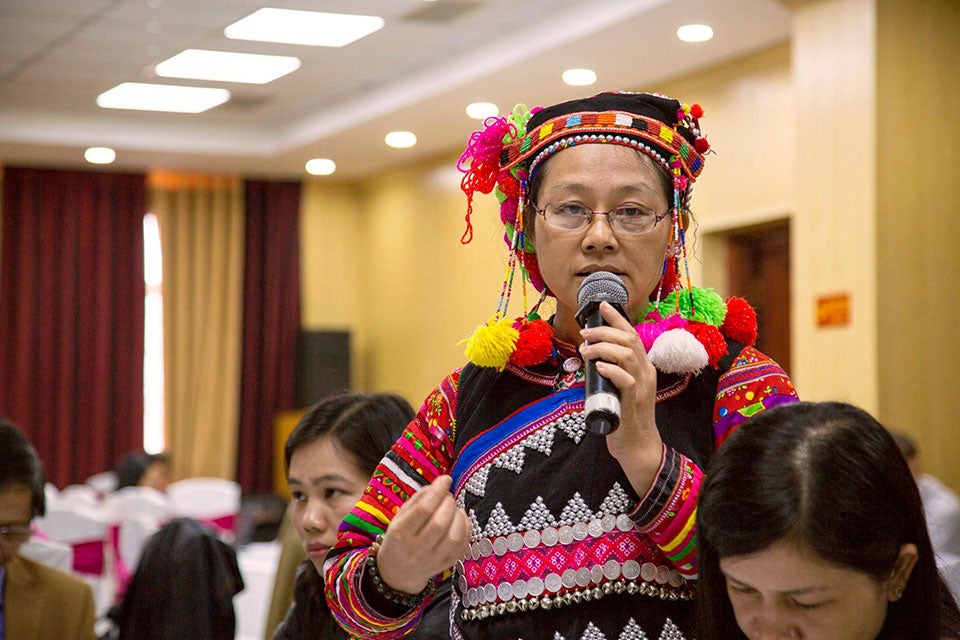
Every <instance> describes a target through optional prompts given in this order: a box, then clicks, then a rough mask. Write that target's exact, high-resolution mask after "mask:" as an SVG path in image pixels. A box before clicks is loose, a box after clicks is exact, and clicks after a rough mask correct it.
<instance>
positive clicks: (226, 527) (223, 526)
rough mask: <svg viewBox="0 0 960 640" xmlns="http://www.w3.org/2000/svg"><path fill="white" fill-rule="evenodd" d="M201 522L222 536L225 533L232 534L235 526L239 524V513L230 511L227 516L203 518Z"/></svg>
mask: <svg viewBox="0 0 960 640" xmlns="http://www.w3.org/2000/svg"><path fill="white" fill-rule="evenodd" d="M200 524H204V525H206V526H208V527H210V528H211V529H213V530H214V531H216V532H217V534H219V535H221V536H223V535H224V534H229V535H231V536H232V535H233V533H234V527H235V526H236V524H237V514H235V513H230V514H227V515H225V516H218V517H216V518H203V519H201V520H200Z"/></svg>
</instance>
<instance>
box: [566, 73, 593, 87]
mask: <svg viewBox="0 0 960 640" xmlns="http://www.w3.org/2000/svg"><path fill="white" fill-rule="evenodd" d="M563 81H564V82H565V83H567V84H568V85H570V86H571V87H586V86H589V85H591V84H593V83H594V82H596V81H597V74H596V72H594V71H593V70H592V69H567V70H566V71H564V72H563Z"/></svg>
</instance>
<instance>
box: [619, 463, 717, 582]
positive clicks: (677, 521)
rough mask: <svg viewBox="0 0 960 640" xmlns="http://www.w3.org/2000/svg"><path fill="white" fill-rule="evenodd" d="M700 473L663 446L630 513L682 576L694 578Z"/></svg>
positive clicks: (698, 468)
mask: <svg viewBox="0 0 960 640" xmlns="http://www.w3.org/2000/svg"><path fill="white" fill-rule="evenodd" d="M702 478H703V473H702V472H701V471H700V467H698V466H697V465H695V464H694V463H693V462H692V461H691V460H690V459H689V458H687V457H686V456H685V455H683V454H682V453H680V452H679V451H677V450H676V449H672V448H669V447H667V446H666V445H664V447H663V461H662V462H661V464H660V471H659V472H658V473H657V478H656V480H654V482H653V485H652V486H651V487H650V490H649V491H647V495H645V496H644V497H643V498H642V499H641V500H640V502H639V504H638V505H637V507H636V509H634V510H633V512H632V513H630V518H631V519H632V520H633V521H634V523H636V525H637V527H638V528H639V529H640V530H641V531H643V532H644V533H646V534H647V536H649V538H650V539H651V540H652V541H653V542H654V543H656V545H657V546H658V547H660V550H661V551H662V552H663V554H664V555H665V556H666V557H667V558H668V559H669V560H670V561H671V562H672V563H673V565H674V567H676V569H677V571H678V572H679V573H680V575H682V576H683V577H684V578H687V579H693V578H696V577H697V562H696V555H697V548H696V538H697V537H696V529H695V528H694V522H695V520H696V516H697V496H699V495H700V481H701V479H702Z"/></svg>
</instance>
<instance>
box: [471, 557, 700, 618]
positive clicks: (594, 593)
mask: <svg viewBox="0 0 960 640" xmlns="http://www.w3.org/2000/svg"><path fill="white" fill-rule="evenodd" d="M644 566H646V565H644ZM620 593H628V594H630V595H635V594H642V595H645V596H650V597H653V598H660V599H661V600H673V601H676V600H692V599H693V597H694V594H693V591H692V590H691V589H690V588H689V587H686V586H683V587H680V588H678V589H668V588H667V587H666V586H656V585H654V584H650V583H648V582H638V581H637V580H629V579H618V580H613V581H611V582H605V583H603V584H602V585H600V586H597V587H594V588H592V589H584V590H582V591H571V592H568V593H564V594H558V595H555V596H542V597H529V598H523V599H519V600H510V601H509V602H498V603H496V604H485V605H480V606H477V607H474V608H469V609H468V608H465V609H463V610H462V611H461V612H460V617H461V618H462V619H464V620H468V621H469V620H484V619H486V618H490V617H494V616H500V615H503V614H506V613H516V612H517V611H533V610H535V609H544V610H549V609H554V608H556V609H559V608H560V607H565V606H568V605H571V604H579V603H581V602H590V601H591V600H599V599H601V598H603V597H604V596H607V595H611V594H620Z"/></svg>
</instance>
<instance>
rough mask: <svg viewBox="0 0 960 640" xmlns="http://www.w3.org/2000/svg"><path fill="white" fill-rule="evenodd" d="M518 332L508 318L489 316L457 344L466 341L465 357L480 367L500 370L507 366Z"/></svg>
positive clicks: (515, 344)
mask: <svg viewBox="0 0 960 640" xmlns="http://www.w3.org/2000/svg"><path fill="white" fill-rule="evenodd" d="M519 338H520V332H519V331H517V330H516V329H514V328H513V321H512V320H510V319H509V318H500V319H497V316H496V315H493V316H491V317H490V319H489V320H487V322H486V323H485V324H482V325H480V326H479V327H477V329H476V331H474V332H473V334H472V335H471V336H470V337H469V338H465V339H464V340H461V341H460V342H458V343H457V344H463V343H464V342H466V343H467V347H466V349H465V351H466V354H467V359H468V360H470V362H472V363H474V364H475V365H478V366H481V367H494V368H496V369H498V370H500V371H502V370H503V368H504V367H506V366H507V362H508V361H509V360H510V354H512V353H513V351H514V349H516V346H517V340H518V339H519Z"/></svg>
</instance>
